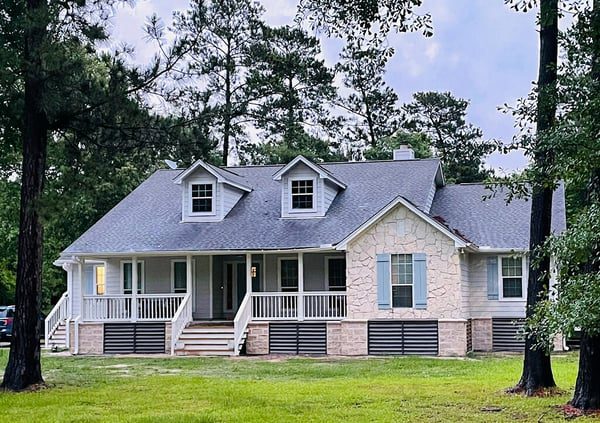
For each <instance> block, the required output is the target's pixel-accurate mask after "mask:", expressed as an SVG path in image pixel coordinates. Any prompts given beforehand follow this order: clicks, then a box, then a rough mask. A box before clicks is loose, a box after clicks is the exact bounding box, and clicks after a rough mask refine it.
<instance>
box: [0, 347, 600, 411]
mask: <svg viewBox="0 0 600 423" xmlns="http://www.w3.org/2000/svg"><path fill="white" fill-rule="evenodd" d="M7 355H8V353H7V350H0V365H1V366H2V368H4V365H5V363H6V359H7ZM43 367H44V375H45V378H46V381H47V382H48V384H49V385H50V388H49V389H45V390H41V391H38V392H29V393H21V394H12V393H0V410H1V413H2V414H1V417H2V421H5V422H54V421H89V422H100V421H102V422H103V421H106V422H115V421H125V422H155V421H160V422H228V421H235V422H250V421H255V422H271V421H272V422H309V421H331V422H334V421H344V422H350V421H355V422H367V421H369V422H370V421H383V422H405V421H440V422H441V421H485V422H492V421H534V422H535V421H544V422H545V421H560V420H564V418H563V416H562V414H561V412H560V410H559V409H558V408H557V406H558V405H561V404H563V403H565V402H566V401H567V400H568V398H569V394H570V392H566V393H565V394H564V395H562V396H559V397H551V398H523V397H521V396H511V395H507V394H504V393H503V389H504V388H506V387H508V386H510V385H511V384H514V382H515V381H516V380H517V378H518V376H519V374H520V368H521V360H520V358H519V357H508V358H498V357H486V358H478V359H468V360H441V359H420V358H388V359H373V358H371V359H343V360H342V359H338V360H329V359H300V358H294V359H286V360H281V361H278V360H264V359H245V358H242V359H218V358H214V359H213V358H204V359H202V358H174V359H171V358H160V359H147V358H82V357H52V356H45V357H44V360H43ZM576 370H577V362H576V356H574V355H567V356H558V357H556V358H555V359H554V374H555V376H556V379H557V382H558V384H559V385H560V387H561V388H563V389H565V390H567V391H570V390H572V388H573V384H574V381H575V376H576ZM581 421H592V419H591V418H586V419H581Z"/></svg>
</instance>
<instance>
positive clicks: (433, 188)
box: [424, 179, 437, 213]
mask: <svg viewBox="0 0 600 423" xmlns="http://www.w3.org/2000/svg"><path fill="white" fill-rule="evenodd" d="M436 191H437V186H436V184H435V179H434V180H433V181H431V186H430V187H429V192H428V193H427V200H426V201H425V210H424V211H425V213H429V210H431V205H432V204H433V198H434V197H435V192H436Z"/></svg>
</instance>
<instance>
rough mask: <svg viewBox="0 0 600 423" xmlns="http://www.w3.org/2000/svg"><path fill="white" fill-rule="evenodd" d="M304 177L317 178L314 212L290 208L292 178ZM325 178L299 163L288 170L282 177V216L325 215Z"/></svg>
mask: <svg viewBox="0 0 600 423" xmlns="http://www.w3.org/2000/svg"><path fill="white" fill-rule="evenodd" d="M295 178H304V179H315V186H314V190H315V192H314V201H315V204H314V205H315V211H314V212H295V211H291V210H290V196H291V193H290V190H289V186H290V179H295ZM323 185H324V183H323V179H321V178H320V177H319V174H318V173H316V172H315V171H314V170H312V169H311V168H309V167H308V166H306V165H304V164H302V163H298V164H297V165H296V166H295V167H294V168H293V169H291V170H290V171H289V172H287V173H286V174H285V175H284V176H283V177H282V178H281V189H282V195H281V216H282V217H295V218H299V217H320V216H324V214H325V213H324V212H323V192H322V191H323V189H324V188H323Z"/></svg>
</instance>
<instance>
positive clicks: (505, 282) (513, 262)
mask: <svg viewBox="0 0 600 423" xmlns="http://www.w3.org/2000/svg"><path fill="white" fill-rule="evenodd" d="M501 280H502V297H503V298H523V257H502V268H501Z"/></svg>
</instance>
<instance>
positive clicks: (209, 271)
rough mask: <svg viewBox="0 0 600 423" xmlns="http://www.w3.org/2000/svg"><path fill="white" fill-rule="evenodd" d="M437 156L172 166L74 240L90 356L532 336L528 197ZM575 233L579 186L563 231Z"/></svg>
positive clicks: (68, 303) (560, 214)
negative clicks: (472, 177)
mask: <svg viewBox="0 0 600 423" xmlns="http://www.w3.org/2000/svg"><path fill="white" fill-rule="evenodd" d="M489 193H490V192H489V191H488V190H486V188H485V186H484V185H481V184H463V185H446V184H445V182H444V176H443V173H442V169H441V166H440V162H439V161H438V160H436V159H426V160H416V159H414V158H413V154H412V151H411V150H410V149H406V148H404V149H402V150H400V151H397V152H396V154H395V160H391V161H367V162H348V163H326V164H314V163H312V162H310V161H309V160H307V159H305V158H304V157H301V156H299V157H297V158H296V159H294V160H293V161H292V162H291V163H289V164H287V165H285V166H284V165H274V166H240V167H215V166H212V165H210V164H207V163H204V162H202V161H197V162H196V163H194V164H193V165H192V166H191V167H189V168H188V169H184V170H182V169H178V170H160V171H157V172H155V173H154V174H153V175H152V176H150V177H149V178H148V179H147V180H146V181H145V182H144V183H142V184H141V185H140V186H139V187H138V188H136V189H135V190H134V191H133V192H132V193H131V194H129V195H128V196H127V197H126V198H125V199H123V201H121V202H120V203H119V204H118V205H117V206H116V207H115V208H113V209H112V210H111V211H110V212H108V213H107V214H106V215H105V216H104V217H103V218H102V219H100V220H99V221H98V222H97V223H96V224H95V225H93V226H92V227H91V228H90V229H89V230H88V231H87V232H85V233H84V234H83V235H82V236H81V237H80V238H79V239H78V240H77V241H75V242H74V243H73V244H72V245H70V246H69V247H68V248H67V249H66V250H64V251H63V253H62V254H61V256H60V258H59V259H58V260H57V261H56V264H57V265H60V266H62V267H63V268H64V269H65V271H66V272H67V281H68V289H67V292H66V293H65V294H64V296H63V297H62V299H61V300H60V301H59V303H58V304H57V305H56V307H55V308H54V310H53V311H52V313H50V315H49V316H48V318H47V321H46V340H47V344H48V345H49V346H50V345H68V346H69V348H70V351H71V352H72V353H74V354H112V353H132V352H143V353H152V352H156V353H165V352H166V353H171V354H182V355H221V354H224V355H237V354H239V353H240V352H241V353H247V354H269V353H292V354H297V353H299V354H303V353H314V354H335V355H366V354H421V355H441V356H449V355H464V354H466V353H467V352H468V351H471V350H473V351H492V350H513V349H520V348H523V343H522V342H521V341H519V340H518V339H517V338H516V336H515V334H516V331H517V328H518V324H517V325H514V322H515V321H516V322H518V321H519V319H521V318H523V316H524V310H525V298H524V297H525V294H526V280H527V247H528V238H529V212H530V203H529V202H527V201H524V200H513V201H512V202H510V203H509V204H506V203H505V201H504V196H503V195H498V196H496V197H494V198H491V199H486V200H484V197H485V196H489ZM564 227H565V206H564V193H563V190H562V188H560V189H559V190H558V191H557V193H556V195H555V204H554V211H553V228H554V230H555V231H561V230H562V229H564Z"/></svg>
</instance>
